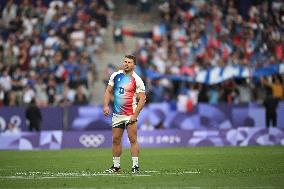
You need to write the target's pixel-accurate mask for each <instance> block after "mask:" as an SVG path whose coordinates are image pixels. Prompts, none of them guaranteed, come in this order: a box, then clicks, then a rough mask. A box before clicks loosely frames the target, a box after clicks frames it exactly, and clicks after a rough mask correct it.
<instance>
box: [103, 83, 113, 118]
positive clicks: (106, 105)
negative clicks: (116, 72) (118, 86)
mask: <svg viewBox="0 0 284 189" xmlns="http://www.w3.org/2000/svg"><path fill="white" fill-rule="evenodd" d="M112 93H113V86H111V85H108V86H107V88H106V90H105V94H104V115H105V116H108V115H109V112H110V110H109V102H110V97H111V94H112Z"/></svg>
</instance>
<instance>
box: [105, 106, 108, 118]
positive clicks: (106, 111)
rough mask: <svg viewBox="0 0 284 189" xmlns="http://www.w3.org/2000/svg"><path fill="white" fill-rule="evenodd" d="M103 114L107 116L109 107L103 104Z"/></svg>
mask: <svg viewBox="0 0 284 189" xmlns="http://www.w3.org/2000/svg"><path fill="white" fill-rule="evenodd" d="M104 115H105V116H108V115H109V107H108V106H105V107H104Z"/></svg>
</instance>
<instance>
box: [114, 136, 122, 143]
mask: <svg viewBox="0 0 284 189" xmlns="http://www.w3.org/2000/svg"><path fill="white" fill-rule="evenodd" d="M120 141H121V138H119V137H113V139H112V143H113V144H120Z"/></svg>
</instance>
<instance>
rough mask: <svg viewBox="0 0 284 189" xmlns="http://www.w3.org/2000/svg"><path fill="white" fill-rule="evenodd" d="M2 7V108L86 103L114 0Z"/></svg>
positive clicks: (35, 1)
mask: <svg viewBox="0 0 284 189" xmlns="http://www.w3.org/2000/svg"><path fill="white" fill-rule="evenodd" d="M0 5H1V15H0V16H1V19H0V106H2V105H7V106H17V105H24V104H28V103H30V102H31V101H32V99H36V101H37V104H38V105H39V106H47V105H63V104H75V105H79V104H87V103H88V102H89V100H90V98H91V93H90V92H89V91H90V90H88V89H90V88H91V87H92V84H93V82H94V80H95V79H96V77H97V73H96V68H97V64H98V57H99V56H100V54H101V53H102V45H103V42H104V41H103V35H104V33H105V30H106V28H107V27H108V19H109V17H110V15H111V13H112V11H113V8H114V4H113V2H112V1H111V0H96V1H95V0H92V1H91V0H89V1H83V0H70V1H58V0H56V1H51V0H22V1H16V0H15V1H13V0H7V1H5V2H1V4H0Z"/></svg>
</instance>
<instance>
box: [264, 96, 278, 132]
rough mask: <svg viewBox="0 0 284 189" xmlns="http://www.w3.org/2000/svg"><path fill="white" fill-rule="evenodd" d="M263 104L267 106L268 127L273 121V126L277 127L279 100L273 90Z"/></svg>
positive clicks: (266, 120)
mask: <svg viewBox="0 0 284 189" xmlns="http://www.w3.org/2000/svg"><path fill="white" fill-rule="evenodd" d="M263 106H264V107H265V123H266V127H267V128H269V126H270V123H271V122H272V126H273V127H276V126H277V107H278V100H277V99H276V98H275V97H274V96H273V95H272V93H271V92H270V93H268V94H267V96H266V98H265V99H264V101H263Z"/></svg>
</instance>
